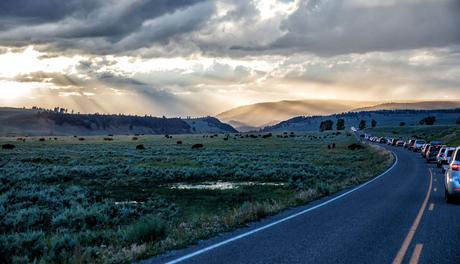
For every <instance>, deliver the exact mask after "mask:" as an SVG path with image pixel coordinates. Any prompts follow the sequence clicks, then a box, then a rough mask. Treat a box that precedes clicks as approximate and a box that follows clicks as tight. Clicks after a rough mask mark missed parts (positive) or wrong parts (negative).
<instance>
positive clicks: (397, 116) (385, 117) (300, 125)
mask: <svg viewBox="0 0 460 264" xmlns="http://www.w3.org/2000/svg"><path fill="white" fill-rule="evenodd" d="M427 116H434V117H435V118H436V122H435V125H449V126H454V125H456V123H457V122H458V120H459V118H460V108H457V109H447V110H377V111H361V112H348V113H342V114H334V115H328V116H298V117H294V118H291V119H289V120H286V121H283V122H280V123H278V124H276V125H273V126H267V127H265V128H264V129H263V131H266V132H284V131H318V130H319V127H320V124H321V122H323V121H325V120H332V122H333V123H334V126H333V128H334V130H335V125H336V123H337V120H338V119H344V120H345V127H346V128H350V127H352V126H354V127H358V126H359V123H360V121H361V120H364V121H366V124H367V127H369V126H370V125H371V121H372V119H374V120H376V121H377V127H395V126H400V125H401V123H404V126H413V125H419V122H420V120H422V119H423V118H425V117H427Z"/></svg>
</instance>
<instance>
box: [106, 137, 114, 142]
mask: <svg viewBox="0 0 460 264" xmlns="http://www.w3.org/2000/svg"><path fill="white" fill-rule="evenodd" d="M104 140H105V141H113V138H107V137H106V138H104Z"/></svg>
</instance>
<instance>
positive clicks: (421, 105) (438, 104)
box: [353, 101, 460, 112]
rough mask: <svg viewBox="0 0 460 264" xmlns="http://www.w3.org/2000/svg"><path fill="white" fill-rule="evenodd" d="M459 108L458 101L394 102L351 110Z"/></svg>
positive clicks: (459, 103)
mask: <svg viewBox="0 0 460 264" xmlns="http://www.w3.org/2000/svg"><path fill="white" fill-rule="evenodd" d="M455 108H460V101H424V102H395V103H384V104H377V105H374V106H367V107H361V108H356V109H353V112H360V111H376V110H405V109H411V110H439V109H455Z"/></svg>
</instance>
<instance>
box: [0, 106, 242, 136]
mask: <svg viewBox="0 0 460 264" xmlns="http://www.w3.org/2000/svg"><path fill="white" fill-rule="evenodd" d="M192 122H194V123H197V124H198V126H195V124H193V123H192ZM197 127H198V129H197ZM235 132H237V131H236V130H235V129H234V128H233V127H232V126H230V125H228V124H224V123H222V122H220V121H219V120H218V119H217V118H214V117H202V118H193V119H181V118H166V117H151V116H128V115H99V114H67V113H57V112H54V111H43V110H30V109H18V108H0V135H2V136H8V135H20V136H23V135H30V136H47V135H107V134H117V135H130V134H152V135H155V134H193V133H235Z"/></svg>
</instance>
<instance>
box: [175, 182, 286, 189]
mask: <svg viewBox="0 0 460 264" xmlns="http://www.w3.org/2000/svg"><path fill="white" fill-rule="evenodd" d="M284 185H285V183H278V182H222V181H217V182H201V183H176V184H173V185H171V186H170V187H169V188H170V189H177V190H232V189H237V188H239V187H241V186H284Z"/></svg>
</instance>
